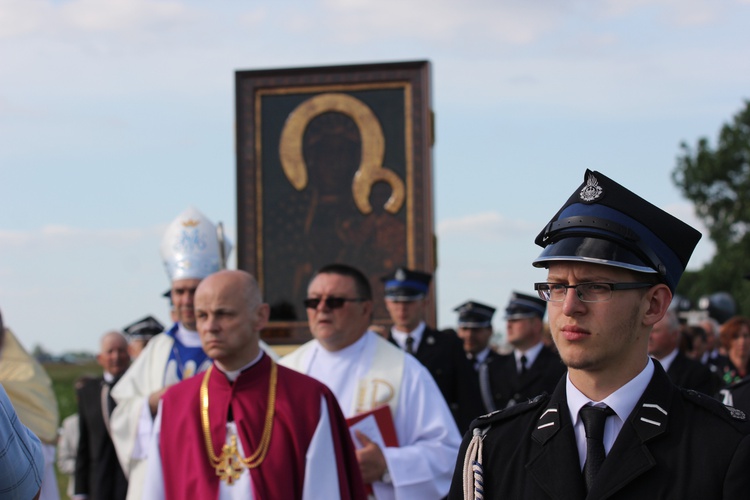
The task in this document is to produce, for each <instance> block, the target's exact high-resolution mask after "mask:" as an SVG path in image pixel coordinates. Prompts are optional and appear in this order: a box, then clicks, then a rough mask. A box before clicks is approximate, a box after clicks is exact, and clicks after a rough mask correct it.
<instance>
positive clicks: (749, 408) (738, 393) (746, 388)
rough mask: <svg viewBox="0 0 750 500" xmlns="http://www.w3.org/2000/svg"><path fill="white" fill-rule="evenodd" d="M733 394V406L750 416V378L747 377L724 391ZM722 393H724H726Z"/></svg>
mask: <svg viewBox="0 0 750 500" xmlns="http://www.w3.org/2000/svg"><path fill="white" fill-rule="evenodd" d="M724 391H729V392H730V393H731V394H732V406H734V407H735V408H737V409H739V410H742V411H744V412H745V413H747V414H750V377H745V378H743V379H742V380H740V381H739V382H737V383H736V384H734V385H731V386H729V387H728V388H726V389H724ZM724 391H722V392H724Z"/></svg>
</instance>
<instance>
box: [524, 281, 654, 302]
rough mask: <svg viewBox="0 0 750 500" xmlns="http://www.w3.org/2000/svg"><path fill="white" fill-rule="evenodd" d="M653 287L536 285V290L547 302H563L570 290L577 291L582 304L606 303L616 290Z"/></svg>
mask: <svg viewBox="0 0 750 500" xmlns="http://www.w3.org/2000/svg"><path fill="white" fill-rule="evenodd" d="M652 286H654V284H653V283H578V284H577V285H563V284H562V283H534V290H536V291H537V293H539V297H541V298H542V299H543V300H546V301H547V302H562V301H563V300H565V295H566V294H567V293H568V289H569V288H573V289H575V291H576V296H577V297H578V300H580V301H581V302H606V301H608V300H609V299H611V298H612V292H613V291H615V290H635V289H637V288H649V287H652Z"/></svg>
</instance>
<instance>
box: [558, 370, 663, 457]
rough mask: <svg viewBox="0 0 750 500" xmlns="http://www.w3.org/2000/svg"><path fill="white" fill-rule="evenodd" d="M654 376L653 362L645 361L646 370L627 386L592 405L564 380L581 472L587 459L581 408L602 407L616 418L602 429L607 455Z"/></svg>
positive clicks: (566, 378)
mask: <svg viewBox="0 0 750 500" xmlns="http://www.w3.org/2000/svg"><path fill="white" fill-rule="evenodd" d="M653 374H654V361H653V360H652V359H651V358H648V362H647V363H646V367H645V368H644V369H643V370H641V372H640V373H639V374H638V375H636V376H635V377H633V378H632V379H631V380H630V381H629V382H628V383H627V384H625V385H623V386H622V387H620V388H619V389H617V390H616V391H615V392H613V393H612V394H610V395H609V396H607V397H606V398H604V399H603V400H602V401H591V400H590V399H589V398H588V397H587V396H585V395H584V394H583V393H582V392H581V391H579V390H578V389H577V388H576V386H574V385H573V383H572V382H571V381H570V373H568V374H567V375H566V376H565V393H566V398H567V402H568V410H569V411H570V420H571V421H572V422H573V431H574V433H575V437H576V445H577V448H578V457H579V459H580V463H579V465H580V466H581V468H583V464H584V461H585V459H586V431H585V429H584V428H583V422H581V420H580V418H578V412H579V410H580V409H581V408H583V407H584V406H586V405H587V404H589V403H593V404H594V406H601V405H602V404H605V405H607V406H609V407H610V408H611V409H612V410H613V411H614V412H615V415H614V416H613V417H611V418H608V419H607V422H606V424H605V426H604V449H605V450H606V452H607V453H609V450H611V449H612V445H613V444H614V442H615V440H616V439H617V435H618V434H619V433H620V430H621V429H622V426H623V425H624V423H625V420H627V418H628V417H629V416H630V414H631V413H632V411H633V408H635V405H636V404H637V403H638V400H640V399H641V396H642V395H643V393H644V392H645V390H646V388H647V387H648V384H649V382H651V378H652V376H653Z"/></svg>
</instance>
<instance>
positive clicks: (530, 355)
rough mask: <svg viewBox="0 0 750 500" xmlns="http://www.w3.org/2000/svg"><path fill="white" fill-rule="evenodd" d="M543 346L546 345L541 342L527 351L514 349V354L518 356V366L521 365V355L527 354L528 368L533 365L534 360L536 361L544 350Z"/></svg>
mask: <svg viewBox="0 0 750 500" xmlns="http://www.w3.org/2000/svg"><path fill="white" fill-rule="evenodd" d="M542 347H544V343H543V342H539V343H538V344H537V345H535V346H534V347H532V348H531V349H527V350H526V351H519V350H518V349H513V356H515V357H516V366H521V356H526V369H529V368H531V365H533V364H534V361H536V358H537V357H538V356H539V353H540V352H542Z"/></svg>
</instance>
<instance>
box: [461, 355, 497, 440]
mask: <svg viewBox="0 0 750 500" xmlns="http://www.w3.org/2000/svg"><path fill="white" fill-rule="evenodd" d="M501 358H502V356H501V355H500V354H498V353H496V352H495V351H492V350H490V352H489V354H488V355H487V358H486V359H485V360H484V362H483V364H485V365H486V366H487V369H486V370H480V369H478V368H479V367H475V366H474V361H473V360H469V359H467V360H466V373H467V375H466V378H467V383H466V385H465V386H464V388H463V390H462V391H461V392H460V393H459V412H458V419H457V423H458V430H459V431H461V434H463V433H464V432H466V431H467V430H469V425H470V424H471V422H472V421H473V420H474V419H475V418H477V417H480V416H482V415H486V414H488V413H490V412H492V411H494V410H496V409H497V408H498V407H497V406H495V401H494V397H493V395H494V391H493V387H492V380H491V379H492V377H491V375H490V373H491V372H492V370H493V364H494V363H497V362H498V361H499V360H500V359H501ZM482 377H485V380H484V381H482V380H481V379H482ZM483 385H484V386H485V387H487V388H488V391H487V392H488V394H487V395H486V397H487V398H488V399H490V400H491V401H492V406H491V407H489V408H488V407H487V405H486V404H485V400H484V398H483V397H482V386H483Z"/></svg>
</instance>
